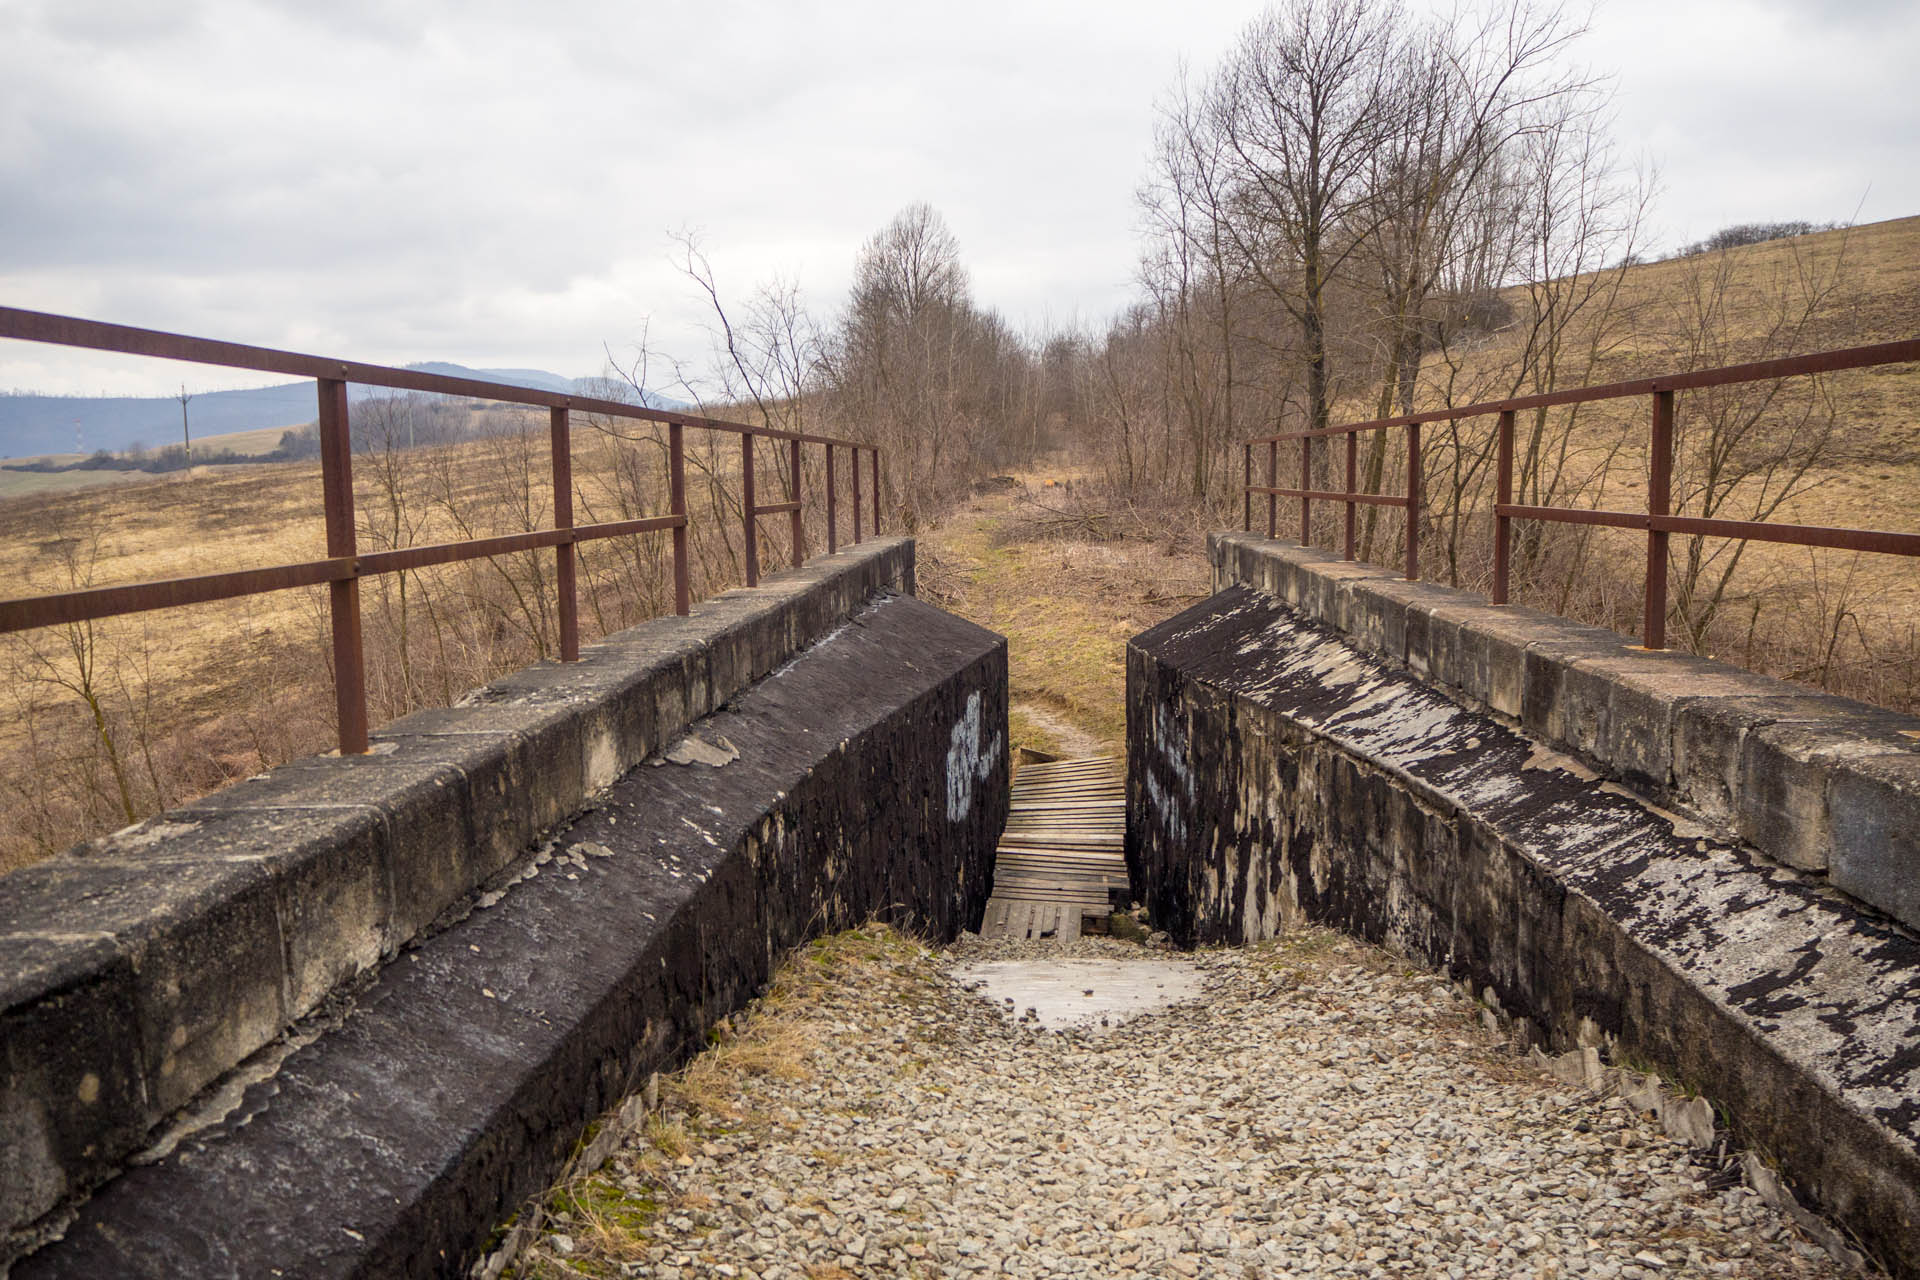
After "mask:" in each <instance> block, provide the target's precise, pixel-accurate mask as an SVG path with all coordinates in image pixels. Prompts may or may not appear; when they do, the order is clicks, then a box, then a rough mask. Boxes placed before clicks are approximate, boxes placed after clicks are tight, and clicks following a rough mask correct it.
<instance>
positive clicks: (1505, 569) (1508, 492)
mask: <svg viewBox="0 0 1920 1280" xmlns="http://www.w3.org/2000/svg"><path fill="white" fill-rule="evenodd" d="M1498 450H1499V452H1498V454H1497V457H1498V461H1497V462H1496V463H1495V464H1494V466H1495V470H1494V478H1493V603H1494V604H1505V603H1506V602H1507V587H1508V582H1507V575H1508V573H1509V572H1510V569H1511V564H1510V557H1511V556H1512V554H1513V517H1511V516H1505V515H1502V514H1500V508H1502V507H1506V506H1511V505H1513V410H1511V409H1503V410H1501V413H1500V427H1499V443H1498Z"/></svg>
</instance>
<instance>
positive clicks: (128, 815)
mask: <svg viewBox="0 0 1920 1280" xmlns="http://www.w3.org/2000/svg"><path fill="white" fill-rule="evenodd" d="M494 416H495V417H499V416H500V415H497V414H496V415H494ZM492 426H493V427H494V431H493V432H492V433H491V434H489V435H487V436H485V437H483V438H482V439H479V440H475V441H471V442H468V443H462V444H458V445H450V446H441V447H437V448H422V449H418V450H413V451H402V452H391V453H383V452H379V451H369V452H366V453H363V454H362V455H360V456H359V457H357V458H356V471H355V504H356V510H357V514H358V523H359V546H360V548H361V549H362V550H373V549H378V548H382V547H389V546H409V545H421V544H427V543H435V542H447V541H457V540H462V539H466V538H473V537H487V536H492V535H498V534H504V533H512V532H518V531H524V530H529V529H536V528H544V527H548V526H550V524H551V521H552V506H551V467H550V460H549V455H548V443H547V439H546V435H545V429H544V415H540V422H539V425H538V427H537V428H536V429H531V430H526V431H521V430H514V429H510V428H511V423H510V422H504V421H496V422H494V423H493V424H492ZM628 427H629V434H630V438H627V439H620V440H616V439H615V438H613V437H612V436H611V435H608V434H603V433H601V432H599V431H597V430H596V429H595V428H594V425H593V424H591V423H577V424H576V429H575V444H574V459H575V462H574V466H575V480H576V491H577V494H576V499H575V519H576V520H577V521H578V522H579V523H582V524H585V523H589V522H600V521H608V520H621V519H629V518H634V517H638V516H644V515H654V514H660V513H662V512H664V510H665V509H666V497H665V491H664V489H665V485H664V465H663V463H662V459H663V458H664V450H663V448H662V447H661V446H660V445H659V444H658V443H657V441H655V440H654V439H653V437H652V435H651V434H650V433H649V432H646V431H640V432H631V430H630V424H628ZM772 455H773V451H772V450H771V449H770V448H767V449H765V450H764V451H763V453H762V455H761V464H760V465H761V468H762V484H763V486H764V488H763V494H767V493H769V492H775V493H777V491H778V489H779V487H780V484H781V481H780V478H779V472H778V470H777V468H776V465H775V459H774V458H773V456H772ZM809 464H810V466H811V467H813V468H815V469H817V467H818V465H819V462H818V459H817V458H814V459H809ZM737 467H738V446H737V443H736V438H735V437H733V436H731V435H726V436H717V435H716V436H715V437H714V438H712V439H708V438H706V434H705V433H701V432H690V433H689V439H688V503H689V508H690V513H691V515H692V519H693V526H694V527H693V537H692V543H693V564H692V569H693V586H694V591H695V595H696V597H700V596H705V595H710V594H713V593H714V592H716V591H719V590H722V589H725V588H726V587H728V586H731V585H734V584H736V583H737V582H738V581H739V579H740V576H741V574H742V572H743V570H742V568H741V564H740V560H739V542H740V535H739V532H738V505H737V498H736V497H735V496H734V494H735V493H736V491H737V483H736V482H737V475H736V472H737ZM808 483H809V487H810V488H814V489H815V491H817V486H818V484H819V483H820V481H819V477H818V476H817V475H814V476H812V477H810V478H809V481H808ZM762 500H763V501H771V500H773V499H772V497H770V496H768V497H763V499H762ZM812 514H813V518H812V520H811V522H810V527H809V530H808V538H809V543H810V545H812V546H814V547H818V546H820V545H821V544H822V543H823V542H824V539H825V532H824V526H823V525H822V524H821V517H820V515H819V514H818V513H817V512H815V513H812ZM786 526H787V521H786V520H785V518H784V517H775V518H773V519H767V520H763V521H762V552H761V557H762V563H763V565H765V566H766V567H768V568H769V569H772V568H777V567H779V566H780V565H782V564H783V563H785V560H786V557H787V555H788V536H787V527H786ZM844 529H845V526H844V524H843V532H844ZM324 555H325V535H324V529H323V523H322V515H321V507H320V475H319V467H318V465H317V464H315V463H278V464H263V465H258V466H246V467H205V468H196V469H195V470H194V471H193V472H192V473H191V474H175V475H167V476H160V477H142V478H140V479H138V480H135V481H131V482H128V483H123V484H117V485H110V486H102V487H97V488H91V489H83V490H80V491H77V492H72V493H54V494H40V495H34V496H28V497H21V498H15V499H13V500H10V501H4V502H0V575H4V578H5V580H7V581H9V582H11V583H14V584H16V585H15V587H14V589H13V590H12V591H11V592H10V593H9V594H11V595H14V596H24V595H34V594H43V593H48V592H56V591H65V590H73V589H82V588H87V587H99V586H108V585H115V584H121V583H130V582H139V581H149V580H154V579H161V578H174V577H184V576H191V575H195V574H204V573H215V572H224V571H230V570H236V569H246V568H259V567H266V566H270V565H275V564H283V563H288V562H294V561H303V560H312V559H318V558H321V557H323V556H324ZM552 563H553V556H552V553H551V552H538V553H536V552H528V553H521V554H516V555H508V556H498V557H493V558H490V559H485V560H476V561H469V562H466V563H463V564H455V565H446V566H439V567H435V568H430V569H425V570H418V571H410V572H408V573H405V574H390V575H385V576H382V577H377V578H370V579H367V580H365V581H364V582H363V586H362V605H363V615H364V626H365V630H366V644H367V651H368V657H367V663H368V687H369V702H370V709H371V714H372V718H373V720H374V721H375V723H381V722H384V721H387V720H391V719H394V718H396V717H398V716H400V715H404V714H406V713H407V712H408V711H411V710H414V709H416V708H418V707H421V706H428V705H446V704H447V703H450V702H452V701H454V700H455V699H456V698H458V697H459V696H460V694H461V693H463V692H464V691H465V690H467V689H469V688H472V687H474V686H476V685H478V684H481V683H484V682H485V681H486V680H488V679H490V678H492V677H493V676H495V675H498V674H500V673H501V672H504V671H507V670H512V669H514V668H516V667H519V666H522V665H525V664H526V663H527V662H530V661H534V660H536V659H538V658H542V657H546V656H550V655H551V654H553V653H555V652H557V648H558V636H557V634H556V632H555V626H556V623H555V617H556V611H555V607H554V598H553V590H554V586H553V570H552ZM671 608H672V578H671V566H670V560H669V550H668V538H667V536H666V535H664V534H653V535H641V536H639V537H625V538H615V539H608V540H605V541H600V542H595V543H590V544H585V545H583V546H582V547H581V549H580V615H581V629H582V633H583V638H584V639H586V640H588V641H591V640H592V639H594V638H596V637H598V636H599V635H602V634H605V633H606V632H609V631H613V630H618V629H620V628H622V627H626V626H630V625H632V624H633V623H634V622H637V621H639V620H641V619H642V618H645V617H649V616H652V615H654V614H657V613H660V612H664V611H668V610H670V609H671ZM328 634H329V633H328V623H327V614H326V607H325V595H324V592H323V591H321V590H320V589H318V588H311V589H301V590H291V591H280V592H275V593H272V594H268V595H262V596H254V597H248V598H243V599H240V600H233V601H226V602H221V603H215V604H207V605H197V606H193V607H189V608H183V609H171V610H160V611H154V612H150V613H145V614H139V615H133V616H128V617H123V618H115V619H107V620H104V621H101V622H97V623H94V624H91V625H80V626H73V627H58V628H46V629H42V630H39V631H34V632H28V633H23V634H19V635H12V636H4V637H0V676H3V677H4V680H0V686H3V687H4V690H5V693H4V697H3V698H0V803H4V804H5V805H6V807H7V809H8V810H9V812H10V815H11V816H12V817H13V818H14V819H15V820H14V821H13V822H12V823H10V824H9V825H8V827H7V829H6V830H4V831H0V868H5V867H7V866H10V865H18V864H19V863H21V862H24V861H28V860H31V859H33V858H36V857H40V856H44V855H45V854H47V853H50V852H55V851H57V850H59V849H62V848H64V847H66V846H67V845H69V844H71V843H72V842H73V841H74V840H76V839H80V838H82V837H84V836H87V835H89V834H94V833H97V832H100V831H103V830H109V829H112V828H114V827H117V826H120V825H123V824H125V823H126V822H128V821H131V820H133V819H134V818H137V817H140V816H144V815H145V814H147V813H150V812H153V811H155V810H157V809H160V808H163V807H165V806H166V805H169V804H174V803H179V802H180V801H182V800H184V799H187V798H190V797H191V796H193V795H197V794H201V793H203V792H205V791H207V790H210V789H213V788H215V787H218V786H220V785H223V784H224V783H225V782H228V781H230V780H232V779H234V778H238V777H243V776H246V775H247V774H250V773H253V772H257V771H258V770H259V769H261V768H263V767H265V766H268V765H271V764H273V763H277V762H278V761H280V760H284V759H288V758H291V757H293V756H296V755H301V754H306V753H309V752H312V751H317V750H324V749H326V747H327V746H328V745H329V743H330V741H331V739H332V737H333V734H334V725H333V718H332V717H333V706H332V695H331V675H330V670H329V664H330V660H331V658H330V649H329V646H328V643H327V636H328Z"/></svg>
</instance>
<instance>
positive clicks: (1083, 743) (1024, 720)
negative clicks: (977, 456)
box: [919, 467, 1210, 755]
mask: <svg viewBox="0 0 1920 1280" xmlns="http://www.w3.org/2000/svg"><path fill="white" fill-rule="evenodd" d="M1074 478H1075V477H1074V476H1073V474H1072V473H1071V472H1069V471H1066V470H1064V469H1062V468H1059V467H1051V468H1041V469H1037V470H1035V471H1032V472H1027V473H1023V474H1021V475H1019V476H1017V477H1016V479H1018V480H1019V481H1020V483H1021V486H1022V487H1021V488H1020V489H1018V490H1014V491H994V492H990V493H984V494H982V495H980V496H978V497H976V498H974V499H973V500H972V501H970V502H969V503H967V504H966V506H964V507H963V508H961V509H960V510H958V511H955V512H953V513H952V514H950V515H949V516H948V517H947V518H946V519H944V520H942V521H941V522H940V523H939V524H938V525H937V526H935V527H934V528H932V529H930V530H927V531H926V532H925V533H923V534H922V535H921V536H920V544H919V563H920V569H919V577H920V591H921V594H922V595H924V596H925V597H926V598H928V599H929V600H932V601H933V602H934V603H936V604H939V605H941V606H942V607H944V608H947V609H950V610H952V611H953V612H955V613H957V614H959V615H960V616H962V617H964V618H967V619H969V620H971V621H973V622H977V623H979V624H980V625H981V626H983V627H986V628H988V629H990V630H993V631H998V632H1000V633H1001V634H1002V635H1005V636H1006V637H1007V639H1008V642H1009V644H1008V650H1009V652H1008V664H1009V682H1010V686H1011V687H1010V691H1009V694H1010V701H1011V713H1010V716H1009V719H1010V721H1011V725H1010V728H1011V732H1012V737H1013V743H1014V745H1015V746H1028V747H1032V748H1034V749H1036V750H1040V751H1045V752H1049V753H1055V754H1067V755H1082V754H1114V753H1118V752H1119V751H1121V750H1122V749H1123V748H1124V745H1125V740H1126V689H1125V684H1126V642H1127V639H1128V638H1129V637H1130V636H1133V635H1135V634H1136V633H1138V632H1140V631H1141V630H1144V629H1145V628H1146V627H1149V626H1151V625H1153V624H1154V623H1156V622H1159V621H1161V620H1162V619H1164V618H1166V617H1168V616H1169V615H1171V614H1173V613H1177V612H1179V611H1180V610H1181V609H1184V608H1186V607H1187V606H1189V605H1191V604H1193V603H1195V602H1196V601H1198V600H1200V599H1202V598H1203V597H1204V596H1205V595H1207V594H1208V589H1209V587H1208V584H1209V582H1210V571H1209V569H1208V567H1207V562H1206V555H1205V549H1204V543H1203V541H1202V539H1203V538H1204V534H1205V531H1204V530H1201V529H1193V530H1191V531H1189V533H1188V535H1187V536H1186V538H1185V539H1184V540H1183V541H1181V542H1178V543H1169V542H1167V541H1165V540H1161V539H1152V540H1147V539H1140V538H1124V537H1115V538H1112V539H1111V540H1094V539H1092V538H1089V537H1088V536H1087V533H1088V531H1089V526H1088V525H1086V524H1085V523H1083V522H1080V521H1066V522H1064V523H1063V522H1060V521H1059V520H1058V516H1057V513H1058V512H1059V511H1062V510H1077V509H1078V508H1077V507H1076V506H1074V505H1073V504H1074V503H1075V502H1076V501H1077V500H1076V499H1075V498H1074V497H1073V495H1071V494H1069V493H1068V492H1067V491H1066V490H1065V488H1064V487H1063V482H1065V481H1068V480H1070V479H1074ZM1049 481H1052V482H1054V484H1053V487H1051V488H1049V487H1048V482H1049ZM1042 503H1044V505H1040V504H1042ZM1092 528H1094V529H1098V528H1099V525H1098V524H1096V525H1094V526H1092Z"/></svg>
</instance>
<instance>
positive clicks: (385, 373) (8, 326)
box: [0, 307, 871, 449]
mask: <svg viewBox="0 0 1920 1280" xmlns="http://www.w3.org/2000/svg"><path fill="white" fill-rule="evenodd" d="M0 338H16V339H18V340H20V341H22V342H44V343H51V344H53V345H56V346H63V347H82V348H85V349H87V350H90V351H112V352H117V353H120V354H122V355H134V356H151V357H153V358H155V359H159V360H184V361H188V362H191V363H193V364H210V365H220V366H222V367H224V368H228V369H251V370H254V371H256V372H260V373H283V374H287V375H288V376H290V377H296V378H333V379H338V380H340V381H342V382H357V383H360V384H362V385H363V386H370V387H392V388H395V389H396V390H401V391H425V392H431V393H434V394H439V395H452V396H463V397H466V398H469V399H485V400H505V401H509V402H511V403H514V404H529V405H544V406H546V407H547V408H551V409H573V410H576V411H578V412H582V413H602V414H607V415H609V416H612V417H621V418H638V419H641V420H643V421H646V422H661V423H667V424H672V423H676V422H677V423H681V424H683V425H685V426H689V427H700V428H704V429H705V430H708V431H731V432H733V433H734V434H735V435H751V436H766V437H768V438H770V439H776V440H797V441H799V442H801V443H802V444H831V445H835V446H838V447H841V448H848V449H864V448H870V447H871V446H868V445H861V444H856V443H855V442H854V441H852V440H842V439H840V438H838V437H837V436H816V435H806V434H803V433H800V432H795V431H782V430H780V429H778V428H776V427H751V426H748V425H746V424H745V423H741V422H728V421H726V420H725V419H722V418H706V417H701V416H699V415H697V414H686V413H675V412H672V411H671V410H666V409H648V408H645V407H643V406H640V405H632V404H623V403H622V402H620V401H618V400H601V399H598V398H596V397H593V396H577V395H563V394H561V393H560V392H557V391H541V390H538V389H536V388H533V387H521V386H515V385H513V384H511V383H505V382H488V381H486V380H485V379H480V378H453V377H448V376H447V375H445V374H439V373H422V372H420V371H418V370H414V369H395V368H392V367H390V366H387V365H378V364H360V363H357V362H354V361H346V360H333V359H329V358H327V357H325V356H315V355H306V354H303V353H301V352H297V351H280V350H276V349H274V348H272V347H255V346H249V345H247V344H245V343H239V342H221V341H218V340H216V339H212V338H195V337H189V336H187V335H186V334H179V333H166V332H163V331H161V330H158V329H136V328H134V327H132V326H130V325H123V324H107V323H105V322H104V321H100V320H83V319H81V318H79V317H77V316H62V315H53V314H51V313H49V312H44V311H24V310H21V309H20V308H18V307H0Z"/></svg>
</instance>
